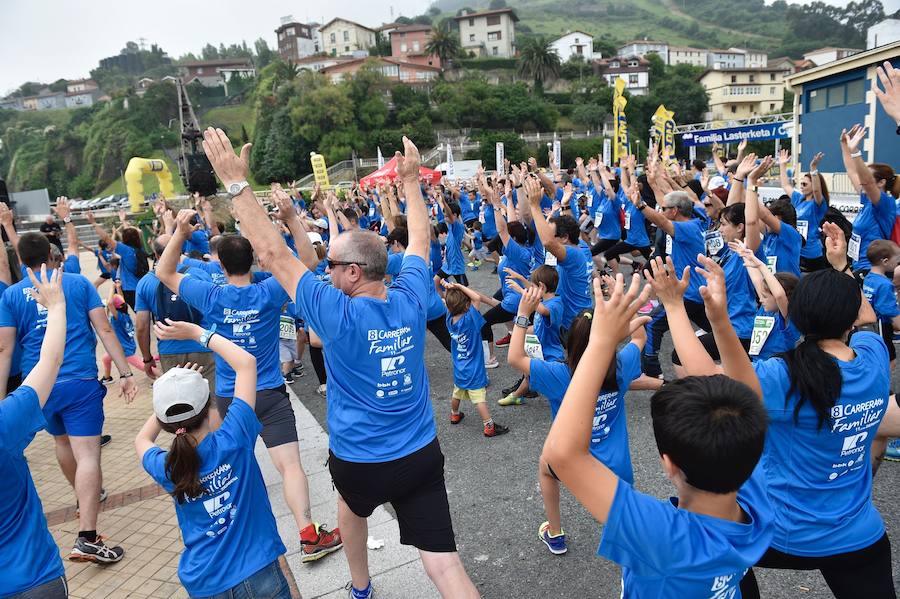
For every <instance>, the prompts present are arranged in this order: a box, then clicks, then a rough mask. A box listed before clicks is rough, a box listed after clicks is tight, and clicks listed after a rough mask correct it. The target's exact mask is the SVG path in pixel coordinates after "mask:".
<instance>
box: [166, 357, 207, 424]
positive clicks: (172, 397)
mask: <svg viewBox="0 0 900 599" xmlns="http://www.w3.org/2000/svg"><path fill="white" fill-rule="evenodd" d="M208 402H209V381H207V380H206V379H205V378H203V375H201V374H200V373H199V372H197V371H196V370H191V369H190V368H172V369H170V370H168V371H167V372H166V373H165V374H164V375H162V376H161V377H159V378H158V379H156V382H155V383H153V412H154V413H155V414H156V417H157V418H158V419H159V421H160V422H163V423H165V424H175V423H177V422H184V421H185V420H189V419H191V418H193V417H194V416H196V415H198V414H200V413H201V412H202V411H203V408H205V407H206V404H207V403H208ZM175 406H180V407H182V408H183V409H181V410H178V413H177V414H173V415H168V412H169V411H170V410H171V409H172V408H173V407H175Z"/></svg>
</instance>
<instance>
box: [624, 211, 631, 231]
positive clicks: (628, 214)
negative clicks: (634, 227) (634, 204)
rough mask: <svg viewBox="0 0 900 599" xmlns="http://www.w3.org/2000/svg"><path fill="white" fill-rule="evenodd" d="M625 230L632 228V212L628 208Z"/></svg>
mask: <svg viewBox="0 0 900 599" xmlns="http://www.w3.org/2000/svg"><path fill="white" fill-rule="evenodd" d="M625 230H626V231H630V230H631V212H629V211H628V210H626V211H625Z"/></svg>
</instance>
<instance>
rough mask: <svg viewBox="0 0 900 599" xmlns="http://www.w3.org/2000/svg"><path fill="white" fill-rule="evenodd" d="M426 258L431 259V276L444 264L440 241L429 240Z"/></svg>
mask: <svg viewBox="0 0 900 599" xmlns="http://www.w3.org/2000/svg"><path fill="white" fill-rule="evenodd" d="M428 251H429V253H428V258H429V260H430V261H431V274H432V276H434V275H436V274H438V272H440V270H441V268H442V267H443V266H444V256H443V255H442V253H443V252H441V242H440V241H438V240H437V239H435V240H434V241H432V242H431V245H430V247H429V248H428Z"/></svg>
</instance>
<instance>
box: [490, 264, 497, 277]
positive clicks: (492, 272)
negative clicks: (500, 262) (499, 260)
mask: <svg viewBox="0 0 900 599" xmlns="http://www.w3.org/2000/svg"><path fill="white" fill-rule="evenodd" d="M491 274H492V275H495V274H497V267H496V266H495V267H494V270H492V271H491Z"/></svg>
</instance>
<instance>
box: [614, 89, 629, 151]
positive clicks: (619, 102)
mask: <svg viewBox="0 0 900 599" xmlns="http://www.w3.org/2000/svg"><path fill="white" fill-rule="evenodd" d="M624 91H625V80H624V79H622V78H621V77H616V83H615V91H614V92H613V122H614V124H615V132H614V134H613V137H614V138H615V142H614V143H613V161H616V162H618V161H619V159H621V158H624V157H625V156H626V155H627V154H628V122H627V121H626V120H625V105H626V104H628V100H627V99H626V98H625V95H624V93H623V92H624Z"/></svg>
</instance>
